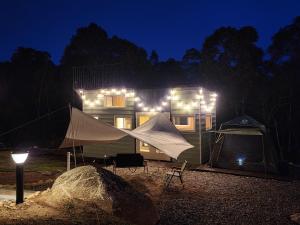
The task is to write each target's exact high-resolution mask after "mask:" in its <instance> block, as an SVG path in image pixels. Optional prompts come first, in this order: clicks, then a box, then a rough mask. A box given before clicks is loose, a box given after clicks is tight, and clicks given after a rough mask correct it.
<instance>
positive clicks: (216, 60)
mask: <svg viewBox="0 0 300 225" xmlns="http://www.w3.org/2000/svg"><path fill="white" fill-rule="evenodd" d="M257 40H258V35H257V32H256V30H255V28H253V27H242V28H240V29H236V28H232V27H221V28H219V29H217V30H216V31H215V32H214V33H213V34H212V35H211V36H209V37H207V38H206V40H205V42H204V45H203V48H202V50H201V54H200V60H201V64H200V72H201V74H202V76H203V82H204V84H205V86H207V87H209V88H211V89H214V90H216V91H217V92H219V93H220V100H219V109H221V114H222V116H224V117H225V118H226V117H227V118H228V117H232V116H234V114H235V115H238V114H244V113H249V112H255V111H260V113H259V114H258V113H256V114H257V115H259V118H260V117H261V115H262V109H261V108H262V105H264V102H263V101H264V98H263V94H262V93H261V92H262V90H264V88H265V83H266V79H265V77H264V76H263V73H262V70H263V65H264V62H263V51H262V50H261V49H260V48H258V47H257V46H256V42H257ZM220 104H221V105H220ZM233 112H235V113H234V114H233ZM254 114H255V113H254ZM224 117H223V118H224Z"/></svg>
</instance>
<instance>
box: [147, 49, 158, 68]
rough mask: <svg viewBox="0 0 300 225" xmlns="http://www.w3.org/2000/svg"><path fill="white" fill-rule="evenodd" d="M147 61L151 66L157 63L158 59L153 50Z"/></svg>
mask: <svg viewBox="0 0 300 225" xmlns="http://www.w3.org/2000/svg"><path fill="white" fill-rule="evenodd" d="M149 61H150V63H151V64H152V65H156V64H157V63H158V62H159V57H158V54H157V52H156V51H155V50H152V52H151V54H150V57H149Z"/></svg>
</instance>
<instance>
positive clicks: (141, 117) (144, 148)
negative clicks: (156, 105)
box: [136, 112, 171, 161]
mask: <svg viewBox="0 0 300 225" xmlns="http://www.w3.org/2000/svg"><path fill="white" fill-rule="evenodd" d="M156 114H157V113H154V112H153V113H144V112H137V113H136V125H137V127H139V126H140V125H142V124H144V123H145V122H147V121H148V120H150V119H151V118H152V117H154V116H155V115H156ZM166 114H167V115H168V117H170V114H169V113H166ZM136 152H137V153H140V154H141V155H143V156H144V158H145V159H153V160H166V161H170V160H171V158H170V157H169V156H167V155H166V154H164V153H163V152H162V151H160V150H158V149H157V148H155V147H153V146H151V145H149V144H147V143H145V142H143V141H140V140H138V139H136Z"/></svg>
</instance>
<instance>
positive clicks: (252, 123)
mask: <svg viewBox="0 0 300 225" xmlns="http://www.w3.org/2000/svg"><path fill="white" fill-rule="evenodd" d="M241 127H245V128H246V127H247V128H258V129H260V130H261V131H263V132H265V131H266V127H265V125H263V124H262V123H260V122H258V121H257V120H255V119H254V118H252V117H250V116H247V115H244V116H239V117H236V118H234V119H232V120H230V121H227V122H225V123H222V124H221V128H220V129H227V128H241Z"/></svg>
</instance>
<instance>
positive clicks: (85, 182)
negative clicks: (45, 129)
mask: <svg viewBox="0 0 300 225" xmlns="http://www.w3.org/2000/svg"><path fill="white" fill-rule="evenodd" d="M49 194H50V196H51V201H52V202H53V201H54V202H57V203H59V202H67V201H70V200H80V201H86V202H92V203H95V204H97V206H99V207H100V208H101V209H103V210H105V211H106V212H109V213H112V214H113V215H114V216H117V217H120V218H121V219H124V220H126V221H128V222H130V223H133V224H138V225H142V224H143V225H154V224H157V223H158V221H159V215H158V213H157V211H156V208H155V207H154V205H153V203H152V201H151V199H150V198H149V197H148V196H146V195H145V194H143V193H141V192H139V191H137V190H135V189H134V188H133V187H132V186H131V185H130V184H128V183H127V182H126V181H125V180H123V179H122V178H121V177H119V176H117V175H114V174H113V173H111V172H110V171H107V170H105V169H98V170H97V169H96V168H95V167H93V166H82V167H77V168H75V169H72V170H70V171H67V172H65V173H63V174H62V175H61V176H59V177H58V178H57V179H56V180H55V182H54V184H53V186H52V188H51V190H50V191H49Z"/></svg>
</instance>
